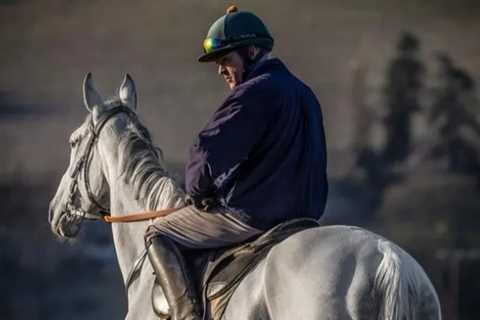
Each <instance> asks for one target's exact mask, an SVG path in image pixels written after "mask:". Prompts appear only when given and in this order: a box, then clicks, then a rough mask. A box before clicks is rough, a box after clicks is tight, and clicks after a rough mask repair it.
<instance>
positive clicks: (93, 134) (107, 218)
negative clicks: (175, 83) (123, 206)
mask: <svg viewBox="0 0 480 320" xmlns="http://www.w3.org/2000/svg"><path fill="white" fill-rule="evenodd" d="M119 113H126V114H127V115H128V116H130V117H136V114H135V113H134V112H132V111H131V110H130V109H129V108H128V107H125V106H123V105H120V106H118V107H116V108H114V109H111V110H109V111H107V112H106V113H104V114H103V115H102V118H101V120H100V121H99V122H98V124H97V126H95V125H94V123H93V118H92V120H91V122H90V138H89V140H88V143H87V147H86V148H85V154H84V155H83V156H82V157H80V160H79V161H78V163H77V164H76V166H75V169H74V170H73V172H72V174H71V175H70V177H71V178H72V184H71V185H70V194H69V197H68V200H67V202H66V204H65V209H64V210H65V212H66V214H67V215H70V216H73V217H77V218H80V219H82V220H83V219H87V220H100V221H103V222H106V223H127V222H137V221H145V220H150V219H155V218H159V217H165V216H167V215H169V214H171V213H173V212H175V211H178V210H180V209H181V208H168V209H164V210H159V211H147V212H142V213H134V214H129V215H122V216H116V217H113V216H112V215H111V214H110V211H109V210H108V209H106V208H105V207H104V206H103V205H101V204H100V203H99V201H97V199H96V197H95V196H94V194H93V192H92V188H91V186H90V180H89V176H88V172H89V168H90V162H91V159H92V157H93V152H92V150H93V147H94V146H95V143H96V142H97V141H98V138H99V136H100V132H101V131H102V129H103V127H104V126H105V124H106V123H107V122H108V120H110V119H111V118H112V117H113V116H115V115H117V114H119ZM82 170H83V180H84V182H85V189H86V191H87V197H88V199H89V200H90V201H91V202H92V203H93V204H95V205H96V206H97V207H98V208H99V209H100V210H99V211H98V212H97V213H89V212H86V211H85V210H83V209H81V208H76V207H75V206H74V204H73V202H74V201H73V200H74V197H75V195H76V191H77V189H78V178H79V176H80V173H81V172H82Z"/></svg>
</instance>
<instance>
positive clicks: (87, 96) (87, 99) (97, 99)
mask: <svg viewBox="0 0 480 320" xmlns="http://www.w3.org/2000/svg"><path fill="white" fill-rule="evenodd" d="M83 104H84V105H85V108H87V110H88V111H90V112H92V111H93V110H94V108H95V107H97V108H98V107H101V106H103V99H102V97H101V96H100V94H99V93H98V92H97V90H95V87H94V85H93V80H92V74H91V73H90V72H89V73H87V75H86V76H85V79H84V80H83Z"/></svg>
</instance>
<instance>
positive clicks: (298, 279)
mask: <svg viewBox="0 0 480 320" xmlns="http://www.w3.org/2000/svg"><path fill="white" fill-rule="evenodd" d="M83 92H84V104H85V106H86V108H87V110H88V116H87V118H86V120H85V121H84V122H83V124H82V125H81V126H80V127H79V128H78V129H77V130H75V131H74V132H73V134H72V135H71V137H70V145H71V157H70V164H69V166H68V168H67V171H66V172H65V174H64V176H63V178H62V180H61V182H60V185H59V187H58V190H57V192H56V194H55V196H54V198H53V199H52V201H51V203H50V210H49V222H50V224H51V228H52V231H53V232H54V233H55V234H56V235H58V236H59V237H68V238H72V237H75V236H76V235H77V233H78V230H79V228H80V225H81V222H82V221H83V219H84V218H90V219H101V217H99V215H98V214H97V213H96V212H99V211H101V210H107V209H108V211H109V212H111V214H112V216H119V215H124V214H131V213H135V212H139V211H146V210H160V209H166V208H178V207H182V206H183V205H184V192H183V191H182V189H181V188H180V187H179V186H178V184H177V183H176V182H175V180H174V179H173V178H172V177H171V176H170V175H169V174H168V172H167V170H166V169H165V165H164V164H163V162H162V161H163V160H162V159H163V158H162V153H161V151H160V149H159V148H157V147H155V146H154V145H153V143H152V140H151V138H150V135H149V133H148V130H147V129H146V128H145V127H144V126H143V125H142V124H141V123H140V121H139V120H138V118H137V116H136V106H137V94H136V89H135V85H134V82H133V80H132V79H131V78H130V76H128V75H127V76H125V80H124V81H123V83H122V85H121V86H120V89H119V94H118V97H115V98H113V99H110V100H103V99H102V98H101V96H100V95H99V94H98V92H97V91H96V90H95V89H94V86H93V82H92V77H91V75H90V74H88V75H87V76H86V78H85V81H84V84H83ZM160 219H161V218H160ZM150 223H152V221H143V222H135V223H124V224H120V223H118V224H112V231H113V239H114V243H115V250H116V253H117V257H118V263H119V266H120V270H121V273H122V276H123V279H124V281H125V283H126V284H127V282H129V283H128V286H127V292H128V293H127V295H128V313H127V315H126V319H141V320H145V319H158V317H157V316H156V315H155V313H154V312H153V309H152V306H151V301H150V296H151V291H152V287H153V283H154V277H155V276H154V274H153V269H152V267H151V265H150V263H149V262H148V259H146V260H145V261H144V262H143V263H142V264H140V267H138V265H139V264H138V261H139V257H141V256H142V252H143V250H144V238H143V237H144V232H145V230H146V228H147V226H148V225H149V224H150ZM135 265H137V267H138V273H137V275H136V277H135V279H134V281H131V280H132V279H131V277H130V276H129V275H130V274H131V273H132V270H133V269H134V267H135ZM223 318H224V319H275V320H282V319H292V318H295V319H317V320H327V319H328V320H335V319H338V320H361V319H383V320H406V319H409V320H414V319H418V320H430V319H431V320H439V319H441V311H440V304H439V301H438V297H437V294H436V292H435V289H434V287H433V286H432V284H431V282H430V280H429V278H428V276H427V275H426V274H425V272H424V270H423V269H422V267H421V266H420V265H419V264H418V263H417V262H416V261H415V260H414V259H413V258H412V257H411V256H410V255H409V254H408V253H406V252H405V251H404V250H402V249H401V248H400V247H398V246H397V245H395V244H393V243H392V242H390V241H388V240H386V239H384V238H382V237H381V236H379V235H376V234H374V233H372V232H369V231H367V230H364V229H361V228H357V227H349V226H326V227H317V228H313V229H308V230H305V231H302V232H299V233H296V234H295V235H293V236H291V237H289V238H287V239H286V240H284V241H283V242H281V243H279V244H277V245H276V246H274V247H273V249H272V250H271V251H270V252H269V253H268V255H267V256H266V257H265V258H264V259H263V260H262V261H261V262H260V263H259V264H258V265H257V266H256V267H255V268H254V269H253V270H252V271H251V272H250V273H249V274H248V275H247V276H246V277H245V278H244V279H243V280H242V282H241V284H240V285H239V286H238V288H237V289H236V291H235V293H234V294H233V296H232V298H231V299H230V302H229V304H228V306H227V308H226V310H225V313H224V315H223Z"/></svg>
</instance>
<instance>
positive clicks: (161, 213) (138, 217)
mask: <svg viewBox="0 0 480 320" xmlns="http://www.w3.org/2000/svg"><path fill="white" fill-rule="evenodd" d="M180 209H183V207H182V208H168V209H164V210H158V211H147V212H142V213H133V214H127V215H124V216H118V217H117V216H115V217H112V216H111V215H104V216H103V218H102V219H103V221H104V222H106V223H125V222H137V221H145V220H150V219H155V218H161V217H166V216H168V215H169V214H171V213H174V212H176V211H178V210H180Z"/></svg>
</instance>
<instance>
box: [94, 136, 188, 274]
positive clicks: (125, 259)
mask: <svg viewBox="0 0 480 320" xmlns="http://www.w3.org/2000/svg"><path fill="white" fill-rule="evenodd" d="M99 142H100V141H99ZM118 145H119V138H118V137H113V136H110V137H108V136H107V137H105V138H104V139H102V143H99V147H100V150H101V154H102V161H103V170H104V172H105V176H106V179H107V181H108V184H109V188H110V211H111V214H112V216H121V215H126V214H134V213H138V212H142V211H147V209H148V208H146V206H145V204H144V203H145V201H142V199H136V198H135V194H136V192H135V190H134V188H135V187H134V186H133V185H131V184H129V183H128V182H127V181H126V179H125V178H124V176H123V175H122V168H120V163H121V161H119V160H120V159H119V156H120V155H119V152H118ZM123 156H128V155H123ZM165 179H170V178H169V177H165ZM172 182H173V181H172ZM159 188H163V185H162V184H159ZM153 191H156V192H157V193H160V192H162V190H160V189H158V190H153ZM164 194H165V193H164ZM171 197H173V198H172V200H169V199H167V198H166V197H163V198H162V200H163V201H160V202H158V203H157V207H156V208H154V209H157V210H159V209H164V208H166V207H167V206H172V205H173V206H179V205H181V203H182V202H183V197H182V195H181V194H171ZM150 223H151V222H150V221H141V222H134V223H115V224H112V234H113V240H114V244H115V250H116V253H117V258H118V263H119V266H120V270H121V272H122V276H123V279H124V280H125V279H126V278H127V277H128V274H129V272H130V271H131V268H132V266H133V264H134V262H135V260H136V259H137V258H138V257H139V256H140V255H141V253H142V251H143V249H144V248H145V244H144V233H145V231H146V229H147V227H148V225H149V224H150Z"/></svg>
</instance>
